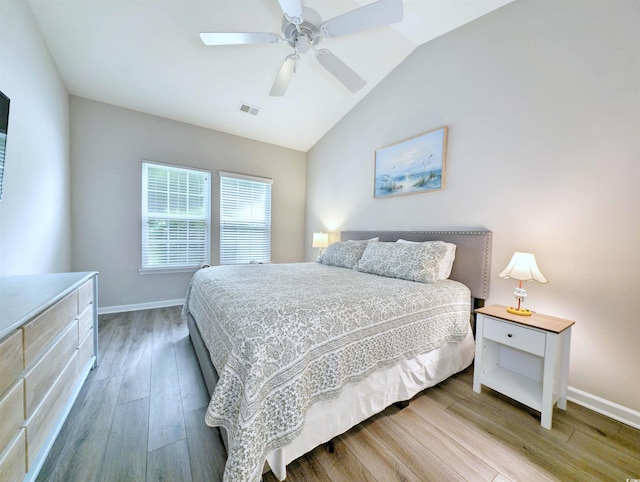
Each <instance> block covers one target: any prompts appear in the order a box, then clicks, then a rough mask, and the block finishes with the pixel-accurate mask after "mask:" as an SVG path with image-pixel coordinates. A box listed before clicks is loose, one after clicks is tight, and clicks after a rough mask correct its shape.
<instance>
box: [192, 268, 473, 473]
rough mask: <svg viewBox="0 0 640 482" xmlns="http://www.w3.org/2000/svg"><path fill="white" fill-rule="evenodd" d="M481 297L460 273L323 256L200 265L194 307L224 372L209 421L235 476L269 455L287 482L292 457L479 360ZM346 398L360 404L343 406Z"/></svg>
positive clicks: (209, 347) (253, 469) (215, 360)
mask: <svg viewBox="0 0 640 482" xmlns="http://www.w3.org/2000/svg"><path fill="white" fill-rule="evenodd" d="M469 305H470V293H469V290H468V289H467V288H466V286H464V285H462V284H461V283H458V282H455V281H452V280H444V281H440V282H437V283H433V284H427V283H416V282H410V281H405V280H399V279H393V278H386V277H382V276H376V275H371V274H366V273H360V272H356V271H353V270H349V269H345V268H337V267H331V266H324V265H321V264H318V263H295V264H285V265H242V266H219V267H215V268H207V269H203V270H200V271H199V272H198V273H196V275H195V276H194V278H193V280H192V282H191V284H190V286H189V291H188V294H187V300H186V302H185V314H190V315H192V316H193V318H194V319H195V321H196V323H197V326H198V329H199V331H200V333H201V336H202V339H203V341H204V343H205V345H206V347H207V350H208V351H209V354H210V355H211V360H212V362H213V365H214V367H215V369H216V371H217V372H218V374H219V377H220V379H219V382H218V384H217V385H216V387H215V389H214V390H213V394H212V399H211V403H210V404H209V407H208V409H207V414H206V419H205V420H206V422H207V424H209V425H211V426H220V427H224V428H225V430H226V432H227V434H228V437H229V441H228V450H229V453H228V460H227V465H226V468H225V480H258V479H259V477H260V473H261V469H262V467H263V464H264V461H265V460H267V459H268V461H269V464H270V466H271V468H272V470H273V471H274V474H275V475H276V476H277V477H278V478H279V479H283V478H284V476H285V474H286V472H285V470H286V469H285V467H286V464H287V463H288V462H289V461H290V460H293V459H294V458H296V457H297V456H299V455H301V454H302V453H304V452H306V451H308V450H310V449H312V448H313V447H315V446H316V445H318V444H319V443H322V442H324V441H326V440H329V439H330V438H331V437H333V436H335V435H337V434H339V433H342V432H344V431H345V430H348V429H349V428H350V427H351V426H353V425H354V424H356V423H358V422H360V421H361V420H363V419H365V418H368V417H369V416H370V415H372V414H373V413H377V412H379V411H381V410H383V409H384V408H385V407H386V406H388V405H389V404H391V403H393V402H395V401H400V400H407V399H409V398H411V397H412V396H413V395H414V394H415V393H417V392H418V391H420V390H422V389H423V388H425V387H426V386H431V385H433V384H435V383H438V381H440V380H442V379H444V378H446V377H448V376H449V375H451V374H452V373H455V372H456V371H459V370H461V369H463V368H465V367H466V366H468V364H469V363H470V362H471V359H472V357H473V337H472V336H471V333H470V330H469V311H470V306H469ZM363 394H364V395H363ZM345 400H352V401H353V400H357V401H358V403H357V404H354V403H348V405H349V410H346V411H341V409H340V407H341V406H343V405H344V401H345ZM354 407H355V409H354ZM327 410H329V413H331V412H333V413H334V416H333V417H330V418H331V420H330V421H327V420H326V419H327V417H326V414H327ZM336 411H337V413H338V414H339V416H335V413H336ZM309 427H312V428H313V430H309Z"/></svg>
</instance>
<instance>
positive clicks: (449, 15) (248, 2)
mask: <svg viewBox="0 0 640 482" xmlns="http://www.w3.org/2000/svg"><path fill="white" fill-rule="evenodd" d="M510 1H511V0H404V1H403V6H404V18H403V20H402V21H401V22H398V23H395V24H393V25H391V26H389V27H379V28H376V29H373V30H367V31H364V32H359V33H353V34H350V35H346V36H342V37H336V38H329V39H324V40H323V41H322V48H326V49H328V50H330V51H331V52H332V53H334V54H335V55H336V56H337V57H338V58H340V59H341V60H342V61H344V62H345V63H346V64H347V65H349V66H350V67H351V68H352V69H353V70H354V71H356V72H357V73H358V74H359V75H360V76H361V77H362V78H364V79H365V80H366V82H367V84H366V86H365V87H364V88H363V89H361V90H360V91H358V92H357V93H355V94H352V93H351V92H350V91H349V90H347V89H346V88H345V87H344V86H343V85H342V84H341V83H339V82H338V81H337V80H336V79H335V78H334V77H333V76H332V75H330V74H329V72H327V70H325V69H324V68H323V67H322V66H321V65H320V64H319V63H318V62H317V60H316V59H315V58H314V55H313V54H312V53H307V54H303V55H301V59H300V61H299V63H298V65H297V69H296V73H295V74H294V76H293V78H292V80H291V83H290V84H289V88H288V90H287V92H286V95H284V96H282V97H271V96H269V91H270V90H271V86H272V84H273V82H274V79H275V77H276V75H277V74H278V71H279V69H280V66H281V65H282V62H283V61H284V59H285V58H286V56H287V55H289V54H291V53H292V52H293V49H292V48H291V47H290V46H289V45H288V44H287V43H286V42H279V43H277V44H252V45H229V46H215V47H212V46H209V47H208V46H205V45H204V44H203V43H202V41H201V40H200V37H199V33H200V32H274V33H277V34H281V24H282V10H281V8H280V5H279V3H278V1H277V0H201V1H190V0H146V1H145V0H128V1H127V0H28V3H29V6H30V7H31V10H32V12H33V14H34V17H35V19H36V22H37V23H38V25H39V28H40V30H41V32H42V35H43V37H44V40H45V43H46V45H47V47H48V48H49V51H50V52H51V55H52V57H53V60H54V62H55V64H56V66H57V68H58V70H59V72H60V75H61V77H62V80H63V82H64V84H65V86H66V88H67V90H68V91H69V93H70V94H73V95H77V96H80V97H85V98H88V99H94V100H97V101H100V102H105V103H108V104H113V105H116V106H120V107H125V108H128V109H133V110H137V111H141V112H145V113H149V114H153V115H158V116H162V117H166V118H169V119H174V120H178V121H181V122H186V123H189V124H194V125H197V126H202V127H206V128H210V129H215V130H219V131H222V132H227V133H231V134H235V135H238V136H243V137H247V138H250V139H256V140H260V141H264V142H268V143H271V144H276V145H280V146H284V147H289V148H292V149H296V150H301V151H307V150H308V149H310V148H311V147H312V146H313V145H314V144H315V143H316V142H317V141H318V140H319V139H320V138H321V137H322V136H323V135H324V134H325V133H326V132H327V131H328V130H329V129H331V127H333V126H334V125H335V124H336V123H337V122H338V121H339V120H340V119H341V118H342V117H343V116H344V115H345V114H346V113H347V112H349V110H351V109H352V108H353V107H354V106H355V105H356V104H357V103H358V102H359V101H360V100H361V99H362V98H363V97H364V96H365V95H367V93H369V92H370V91H371V89H373V88H374V87H375V86H376V84H378V83H379V82H380V81H381V80H382V79H384V77H385V76H386V75H387V74H388V73H389V72H391V71H392V70H393V69H394V68H395V67H396V66H397V65H398V64H399V63H400V62H402V61H403V60H404V59H405V58H406V57H407V56H408V55H409V54H410V53H411V52H412V51H413V50H414V49H415V48H416V47H418V46H419V45H421V44H423V43H425V42H428V41H430V40H432V39H434V38H436V37H438V36H440V35H442V34H444V33H446V32H448V31H450V30H452V29H455V28H457V27H459V26H461V25H463V24H465V23H467V22H470V21H472V20H474V19H476V18H478V17H479V16H482V15H485V14H486V13H488V12H490V11H492V10H494V9H496V8H499V7H500V6H502V5H504V4H506V3H509V2H510ZM370 3H372V1H371V0H338V1H336V0H334V1H329V0H304V5H305V6H307V7H310V8H312V9H314V10H315V11H317V12H318V13H319V14H320V16H321V17H322V19H323V20H328V19H330V18H333V17H335V16H337V15H340V14H342V13H345V12H348V11H351V10H353V9H356V8H359V7H361V6H364V5H367V4H370ZM243 103H245V104H248V105H250V106H253V107H257V108H258V113H257V115H252V114H249V113H245V112H243V111H241V110H240V106H241V104H243Z"/></svg>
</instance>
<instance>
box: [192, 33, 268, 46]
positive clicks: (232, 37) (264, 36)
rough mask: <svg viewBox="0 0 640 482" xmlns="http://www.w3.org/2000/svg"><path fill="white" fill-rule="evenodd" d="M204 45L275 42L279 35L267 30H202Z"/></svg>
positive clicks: (201, 36) (201, 35)
mask: <svg viewBox="0 0 640 482" xmlns="http://www.w3.org/2000/svg"><path fill="white" fill-rule="evenodd" d="M200 38H201V39H202V42H203V43H204V44H205V45H242V44H263V43H265V44H275V43H278V42H279V41H280V36H279V35H277V34H275V33H268V32H202V33H200Z"/></svg>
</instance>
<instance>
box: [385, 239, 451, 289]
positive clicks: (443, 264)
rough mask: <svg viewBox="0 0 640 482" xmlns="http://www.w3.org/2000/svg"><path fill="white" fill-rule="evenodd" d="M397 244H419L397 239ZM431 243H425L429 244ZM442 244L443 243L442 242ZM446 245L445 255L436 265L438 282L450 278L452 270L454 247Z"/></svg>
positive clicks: (449, 244)
mask: <svg viewBox="0 0 640 482" xmlns="http://www.w3.org/2000/svg"><path fill="white" fill-rule="evenodd" d="M396 242H398V243H408V244H419V242H417V241H407V240H406V239H399V240H398V241H396ZM430 242H432V241H427V243H430ZM443 242H444V241H443ZM444 244H446V245H447V254H445V256H444V258H442V261H440V264H439V265H438V281H440V280H443V279H448V278H449V276H451V269H452V268H453V262H454V261H455V259H456V245H455V244H453V243H444Z"/></svg>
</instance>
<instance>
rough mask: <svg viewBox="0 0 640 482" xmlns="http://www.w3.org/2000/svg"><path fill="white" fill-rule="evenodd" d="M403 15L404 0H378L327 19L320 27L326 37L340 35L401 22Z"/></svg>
mask: <svg viewBox="0 0 640 482" xmlns="http://www.w3.org/2000/svg"><path fill="white" fill-rule="evenodd" d="M403 15H404V11H403V8H402V0H378V1H377V2H373V3H370V4H369V5H365V6H364V7H360V8H356V9H355V10H351V11H350V12H347V13H343V14H342V15H338V16H337V17H334V18H331V19H329V20H327V21H326V22H324V23H323V24H322V25H321V26H320V29H321V31H322V33H323V35H324V36H325V37H340V36H341V35H347V34H350V33H354V32H361V31H363V30H368V29H371V28H377V27H383V26H385V25H389V24H392V23H396V22H399V21H400V20H402V17H403Z"/></svg>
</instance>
